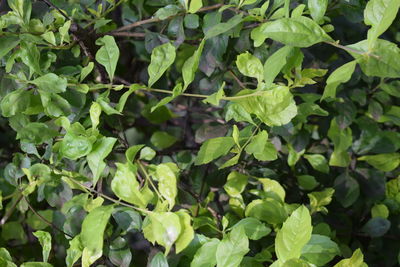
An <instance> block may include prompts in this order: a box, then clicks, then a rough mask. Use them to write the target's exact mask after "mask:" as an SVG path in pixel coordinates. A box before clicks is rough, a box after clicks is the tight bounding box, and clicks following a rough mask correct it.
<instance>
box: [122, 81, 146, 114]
mask: <svg viewBox="0 0 400 267" xmlns="http://www.w3.org/2000/svg"><path fill="white" fill-rule="evenodd" d="M141 88H143V86H141V85H140V84H137V83H134V84H132V85H131V86H129V90H128V91H126V92H125V93H123V94H122V96H121V97H120V98H119V101H118V104H117V105H116V106H115V109H116V110H117V111H118V112H120V113H121V112H122V111H123V110H124V107H125V104H126V101H128V97H129V96H130V95H131V94H132V93H133V92H135V91H136V90H139V89H141Z"/></svg>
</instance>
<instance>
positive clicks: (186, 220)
mask: <svg viewBox="0 0 400 267" xmlns="http://www.w3.org/2000/svg"><path fill="white" fill-rule="evenodd" d="M175 214H177V215H178V216H179V221H180V224H181V227H182V231H181V234H180V235H179V237H178V239H177V240H176V243H175V251H176V253H177V254H178V253H180V252H181V251H182V250H184V249H185V248H186V247H187V246H189V244H190V243H191V242H192V240H193V238H194V230H193V227H192V225H191V220H192V219H191V217H190V215H189V214H188V213H187V212H185V211H184V210H179V211H177V212H176V213H175Z"/></svg>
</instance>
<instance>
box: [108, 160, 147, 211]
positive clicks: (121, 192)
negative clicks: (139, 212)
mask: <svg viewBox="0 0 400 267" xmlns="http://www.w3.org/2000/svg"><path fill="white" fill-rule="evenodd" d="M116 165H117V171H116V172H115V175H114V178H113V180H112V181H111V190H112V191H113V192H114V194H115V195H116V196H117V197H118V198H120V199H122V200H124V201H126V202H128V203H131V204H134V205H137V206H139V207H143V208H144V207H146V206H147V202H146V200H145V198H144V197H143V196H142V193H141V192H140V190H139V182H138V181H137V179H136V175H135V172H136V168H134V167H133V165H132V164H128V163H127V164H122V163H116Z"/></svg>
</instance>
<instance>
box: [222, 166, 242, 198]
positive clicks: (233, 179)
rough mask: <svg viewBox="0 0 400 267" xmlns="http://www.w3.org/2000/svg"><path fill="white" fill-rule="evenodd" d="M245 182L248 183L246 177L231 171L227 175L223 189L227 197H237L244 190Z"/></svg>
mask: <svg viewBox="0 0 400 267" xmlns="http://www.w3.org/2000/svg"><path fill="white" fill-rule="evenodd" d="M247 181H248V176H247V175H244V174H241V173H239V172H236V171H233V172H231V173H230V174H229V175H228V177H227V180H226V183H225V185H224V189H225V191H226V192H227V193H228V195H229V196H231V197H235V196H238V195H240V193H242V192H243V190H244V189H245V187H246V185H247Z"/></svg>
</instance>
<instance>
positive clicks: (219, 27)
mask: <svg viewBox="0 0 400 267" xmlns="http://www.w3.org/2000/svg"><path fill="white" fill-rule="evenodd" d="M242 20H243V18H242V14H238V15H235V16H233V17H232V18H230V19H229V20H228V21H227V22H221V23H218V24H216V25H214V26H212V27H211V28H210V29H208V30H207V32H206V34H205V36H204V38H205V39H210V38H212V37H215V36H217V35H220V34H223V33H225V32H227V31H229V30H231V29H233V28H234V27H235V26H237V25H238V24H239V23H241V22H242Z"/></svg>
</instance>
